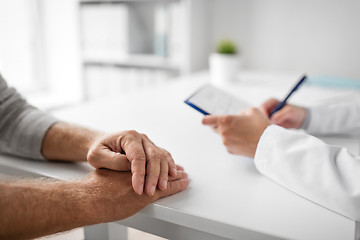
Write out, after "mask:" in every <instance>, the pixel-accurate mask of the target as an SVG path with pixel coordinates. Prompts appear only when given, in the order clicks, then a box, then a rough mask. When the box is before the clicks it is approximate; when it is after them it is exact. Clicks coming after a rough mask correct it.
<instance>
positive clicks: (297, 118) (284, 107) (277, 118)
mask: <svg viewBox="0 0 360 240" xmlns="http://www.w3.org/2000/svg"><path fill="white" fill-rule="evenodd" d="M305 79H306V76H303V77H301V79H300V81H299V82H298V83H297V84H296V85H295V87H294V88H293V89H292V90H291V91H290V93H289V94H288V95H287V96H286V97H285V99H284V100H283V101H279V100H277V99H273V98H272V99H269V100H267V101H266V102H264V103H263V104H262V105H261V107H260V109H261V110H262V111H263V113H264V114H265V115H266V116H269V118H270V121H271V123H273V124H276V125H279V126H282V127H285V128H300V127H302V126H303V125H304V123H305V119H306V115H307V111H306V109H305V108H304V107H299V106H295V105H291V104H287V100H288V99H289V97H290V96H291V95H292V94H293V93H294V92H295V91H296V90H297V89H298V87H299V86H300V85H301V84H302V83H303V82H304V81H305Z"/></svg>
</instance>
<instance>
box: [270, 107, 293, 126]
mask: <svg viewBox="0 0 360 240" xmlns="http://www.w3.org/2000/svg"><path fill="white" fill-rule="evenodd" d="M292 120H296V114H295V113H294V112H293V110H292V108H291V107H290V106H289V105H286V106H285V107H283V109H281V110H280V111H278V112H276V113H274V115H273V116H272V117H271V119H270V121H271V122H272V123H273V124H276V125H280V126H283V124H284V123H285V122H288V121H292Z"/></svg>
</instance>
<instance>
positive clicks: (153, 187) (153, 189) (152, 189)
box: [150, 186, 155, 195]
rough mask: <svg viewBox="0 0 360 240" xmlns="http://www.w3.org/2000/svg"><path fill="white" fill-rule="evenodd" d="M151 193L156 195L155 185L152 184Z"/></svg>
mask: <svg viewBox="0 0 360 240" xmlns="http://www.w3.org/2000/svg"><path fill="white" fill-rule="evenodd" d="M150 194H151V195H154V194H155V186H151V189H150Z"/></svg>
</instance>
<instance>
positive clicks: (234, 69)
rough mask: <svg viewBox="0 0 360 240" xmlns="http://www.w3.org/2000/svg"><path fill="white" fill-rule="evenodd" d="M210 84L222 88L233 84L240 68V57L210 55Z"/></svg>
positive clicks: (218, 54) (233, 55)
mask: <svg viewBox="0 0 360 240" xmlns="http://www.w3.org/2000/svg"><path fill="white" fill-rule="evenodd" d="M209 65H210V76H211V83H212V84H214V85H217V86H222V85H224V84H227V83H231V82H235V81H236V77H237V75H238V73H239V70H240V69H239V68H240V56H239V55H237V54H220V53H212V54H211V55H210V58H209Z"/></svg>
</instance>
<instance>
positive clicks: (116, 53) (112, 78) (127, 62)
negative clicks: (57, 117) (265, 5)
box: [79, 0, 210, 99]
mask: <svg viewBox="0 0 360 240" xmlns="http://www.w3.org/2000/svg"><path fill="white" fill-rule="evenodd" d="M208 2H210V1H208ZM208 2H207V1H206V0H127V1H120V0H118V1H107V0H100V1H99V0H98V1H95V0H80V1H79V11H80V15H79V18H80V36H81V56H82V66H83V78H84V89H85V91H84V92H85V98H87V99H88V98H92V97H99V96H102V95H108V94H109V93H118V92H122V91H130V90H134V89H138V88H143V87H147V86H151V85H155V84H160V83H161V82H164V81H168V79H171V78H172V77H174V76H177V75H180V74H185V73H188V72H191V71H192V70H194V60H195V61H196V59H198V58H199V57H198V56H197V57H196V56H194V55H196V54H198V55H199V54H200V55H201V54H202V52H204V48H207V47H206V46H207V43H206V41H205V40H206V39H205V38H206V37H207V36H206V34H202V35H201V38H204V39H203V40H204V41H202V39H201V38H200V39H199V36H198V33H200V34H201V32H204V31H207V29H204V27H205V28H206V26H205V25H204V24H203V23H205V22H208V21H207V20H208V19H207V12H206V9H207V8H206V6H207V5H208V4H209V3H208ZM198 10H200V11H198ZM198 22H200V23H202V24H200V25H201V26H200V25H199V24H198ZM196 28H198V29H196ZM194 32H196V33H197V34H195V35H194V34H193V33H194ZM195 38H196V39H195ZM197 44H200V46H197ZM195 65H196V64H195Z"/></svg>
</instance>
